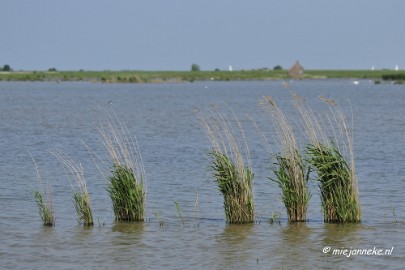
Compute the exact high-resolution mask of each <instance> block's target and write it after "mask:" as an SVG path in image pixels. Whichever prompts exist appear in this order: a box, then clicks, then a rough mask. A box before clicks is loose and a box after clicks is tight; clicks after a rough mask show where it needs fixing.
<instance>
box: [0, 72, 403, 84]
mask: <svg viewBox="0 0 405 270" xmlns="http://www.w3.org/2000/svg"><path fill="white" fill-rule="evenodd" d="M280 79H281V80H285V79H290V78H289V77H288V75H287V70H237V71H83V70H81V71H12V72H0V81H89V82H101V83H170V82H194V81H249V80H280ZM299 79H303V80H305V79H370V80H374V81H375V82H376V83H379V82H381V81H383V80H390V81H391V80H392V81H395V82H398V83H401V82H403V81H404V80H405V71H395V70H305V71H304V75H303V77H302V78H299Z"/></svg>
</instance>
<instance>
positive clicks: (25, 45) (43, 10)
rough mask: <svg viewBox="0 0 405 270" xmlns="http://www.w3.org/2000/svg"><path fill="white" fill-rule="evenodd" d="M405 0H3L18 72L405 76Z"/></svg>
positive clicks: (6, 54)
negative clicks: (372, 72) (390, 72)
mask: <svg viewBox="0 0 405 270" xmlns="http://www.w3.org/2000/svg"><path fill="white" fill-rule="evenodd" d="M404 14H405V1H404V0H384V1H383V0H339V1H337V0H335V1H325V0H305V1H304V0H277V1H274V0H244V1H241V0H69V1H66V0H65V1H63V0H37V1H34V0H2V3H1V6H0V18H1V27H0V66H3V65H4V64H8V65H10V66H11V67H12V68H13V69H14V70H48V69H49V68H56V69H58V70H79V69H83V70H190V68H191V65H192V64H193V63H196V64H198V65H199V66H200V68H201V70H214V69H216V68H218V69H221V70H226V69H228V67H229V65H232V67H233V69H234V70H242V69H245V70H247V69H256V68H265V67H267V68H273V67H274V66H276V65H281V66H282V67H283V68H289V67H290V66H291V65H293V64H294V62H295V61H297V60H299V61H300V63H301V64H302V65H303V66H304V68H306V69H371V67H372V66H374V68H375V69H383V68H388V69H394V67H395V66H396V65H398V66H399V68H400V69H405V50H404V49H405V27H404V26H405V16H404Z"/></svg>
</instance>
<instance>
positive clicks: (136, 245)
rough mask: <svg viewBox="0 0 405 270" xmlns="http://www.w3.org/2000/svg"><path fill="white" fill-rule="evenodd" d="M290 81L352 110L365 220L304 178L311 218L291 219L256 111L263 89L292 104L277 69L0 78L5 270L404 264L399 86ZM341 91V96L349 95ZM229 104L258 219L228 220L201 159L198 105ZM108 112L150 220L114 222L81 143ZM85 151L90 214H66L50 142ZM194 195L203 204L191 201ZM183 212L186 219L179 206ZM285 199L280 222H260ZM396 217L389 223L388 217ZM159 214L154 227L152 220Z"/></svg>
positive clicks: (75, 152) (69, 205) (402, 99)
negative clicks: (150, 79) (43, 196)
mask: <svg viewBox="0 0 405 270" xmlns="http://www.w3.org/2000/svg"><path fill="white" fill-rule="evenodd" d="M290 87H291V88H292V90H293V91H294V92H295V93H298V94H299V95H301V96H302V97H304V98H305V99H306V100H308V101H309V102H311V103H312V102H313V103H314V105H313V106H314V109H315V110H317V106H318V105H317V104H318V103H317V102H316V100H317V97H318V96H320V95H322V96H325V97H328V98H333V99H335V100H337V101H338V102H339V104H341V105H342V107H343V108H344V110H345V111H346V112H349V111H350V106H351V107H352V110H353V120H354V147H355V153H356V169H357V175H358V178H359V186H360V200H361V205H362V210H363V219H364V222H363V223H362V224H356V225H334V224H323V222H322V213H321V211H320V200H319V194H318V193H317V191H316V189H315V188H314V186H315V185H313V187H312V190H313V193H314V194H313V197H312V200H311V203H310V207H309V213H308V218H309V222H307V223H303V224H288V223H287V221H286V214H285V210H284V209H283V206H282V204H281V202H280V191H279V189H278V187H277V186H276V185H275V184H274V183H272V182H270V181H269V180H268V179H267V177H268V176H269V166H270V164H271V159H270V158H269V156H268V154H267V152H266V149H265V147H264V142H263V140H262V138H261V136H260V135H259V134H258V132H257V130H256V128H255V126H254V125H253V124H252V121H251V120H250V119H251V118H252V119H254V120H255V122H256V124H257V125H258V126H260V128H261V130H262V131H263V132H264V133H265V134H267V135H270V141H271V140H272V139H271V134H272V128H271V124H270V121H269V118H268V116H266V115H265V114H264V113H263V112H262V110H261V109H260V107H259V100H260V98H261V97H262V96H266V95H271V96H273V97H274V98H275V99H276V101H277V102H278V103H279V105H280V107H281V108H282V109H283V110H284V111H285V112H286V114H288V115H294V109H293V108H292V106H291V98H290V95H289V93H288V91H287V90H286V89H285V88H284V87H283V82H282V81H266V82H195V83H184V84H93V83H85V82H80V83H59V84H58V83H20V82H15V83H14V82H0V121H1V125H0V149H1V155H0V172H1V174H0V183H1V184H2V188H1V190H0V206H1V208H0V240H1V245H0V267H1V268H2V269H45V268H55V267H57V268H58V269H76V268H82V269H92V268H94V269H117V268H119V269H145V268H150V269H179V268H182V269H190V268H192V269H245V268H259V269H290V268H293V267H294V268H298V269H312V268H322V269H336V268H340V269H352V268H355V269H358V268H361V269H366V268H375V269H378V268H383V267H385V268H388V269H395V268H397V269H399V268H400V267H401V266H402V265H403V264H404V263H405V259H404V258H403V252H404V250H405V244H404V243H405V241H404V240H405V234H404V229H405V222H404V218H405V211H404V210H405V206H404V202H403V194H402V193H403V189H404V185H405V177H404V175H405V169H404V166H403V161H404V160H405V148H404V147H403V146H404V145H405V136H403V134H404V131H405V87H404V86H398V85H391V84H381V85H374V84H373V83H371V82H369V81H360V84H359V85H354V84H352V83H351V82H350V81H349V80H318V81H293V82H290ZM348 100H350V103H349V102H348ZM210 105H220V106H223V107H226V106H228V107H230V108H232V109H233V111H234V112H235V113H236V114H237V116H238V117H239V120H240V121H241V122H242V124H243V127H244V129H245V132H246V136H247V140H248V143H249V146H250V149H251V156H252V163H253V170H254V173H255V182H254V189H255V204H256V217H257V223H256V224H251V225H243V226H227V225H226V224H225V220H224V214H223V208H222V198H221V195H220V194H219V192H218V191H217V188H216V185H215V182H214V181H213V179H212V177H211V174H210V170H209V159H208V157H207V153H208V151H209V149H210V148H209V142H208V140H207V139H206V137H205V134H204V132H203V131H202V130H201V128H200V125H199V122H198V117H197V111H198V110H205V109H206V108H208V107H210ZM112 111H115V112H116V113H117V115H118V116H119V118H120V120H121V121H122V122H124V123H125V124H126V125H127V126H128V129H129V130H130V132H131V134H134V135H136V137H137V139H138V141H139V144H140V150H141V152H142V156H143V159H144V165H145V169H146V173H147V184H148V194H147V209H146V217H147V218H146V221H145V222H144V223H141V224H126V223H118V224H117V223H115V222H114V217H113V213H112V210H111V203H110V201H109V198H108V195H107V193H106V190H105V188H106V179H105V177H104V176H103V175H102V174H101V173H100V172H99V170H98V169H97V166H96V164H99V162H98V161H94V160H93V158H92V156H91V155H90V154H89V152H88V150H87V149H86V147H85V146H84V144H83V142H84V143H85V144H86V145H88V147H89V148H91V149H92V150H93V151H94V152H95V153H97V154H99V155H100V156H101V157H103V155H104V152H105V151H104V149H103V146H102V144H101V142H100V141H99V138H98V137H99V135H98V131H97V128H98V127H99V124H100V121H103V119H104V117H105V116H106V114H107V113H111V112H112ZM52 149H53V150H55V149H57V150H61V151H63V152H65V153H66V154H68V155H69V156H70V157H71V158H73V159H74V160H75V161H77V162H81V164H82V165H83V168H84V170H85V174H86V180H87V183H88V189H89V191H90V193H91V199H92V203H93V207H94V215H95V217H96V225H95V226H94V227H93V228H83V227H81V226H79V225H78V224H77V222H76V220H75V210H74V207H73V202H72V198H71V195H72V192H71V188H70V184H69V181H68V179H67V177H66V175H65V174H64V171H63V169H62V168H61V166H60V165H59V164H58V162H57V160H56V159H55V158H54V157H53V156H52V155H51V154H50V153H49V150H52ZM30 153H31V154H32V156H33V157H34V158H35V160H36V162H37V163H38V167H39V170H40V173H41V175H42V177H43V178H44V179H45V180H46V181H49V182H50V183H51V184H52V188H53V193H54V204H55V212H56V227H54V228H47V227H43V226H42V223H41V220H40V217H39V215H38V210H37V207H36V205H35V202H34V200H33V198H32V195H31V194H30V191H31V190H33V189H35V188H36V187H37V178H36V172H35V167H34V164H33V162H32V159H31V157H30ZM196 201H197V202H198V207H195V203H196ZM174 202H177V203H178V204H179V205H180V207H181V211H182V215H183V216H184V218H185V224H184V225H182V223H181V219H180V218H179V216H178V212H177V209H176V206H175V203H174ZM279 212H281V219H280V220H279V222H275V223H273V224H271V223H269V219H270V217H271V216H272V214H273V213H279ZM396 221H397V222H396ZM161 222H162V223H163V226H161V224H160V223H161ZM328 246H329V247H331V249H332V250H333V249H339V248H348V249H373V248H374V247H375V248H377V249H380V248H381V249H384V250H385V249H391V248H392V247H393V251H392V254H391V255H386V256H377V255H369V256H366V255H357V256H350V257H349V258H348V257H346V256H344V255H332V254H331V253H332V251H330V252H328V253H327V254H325V253H323V249H324V248H326V247H328Z"/></svg>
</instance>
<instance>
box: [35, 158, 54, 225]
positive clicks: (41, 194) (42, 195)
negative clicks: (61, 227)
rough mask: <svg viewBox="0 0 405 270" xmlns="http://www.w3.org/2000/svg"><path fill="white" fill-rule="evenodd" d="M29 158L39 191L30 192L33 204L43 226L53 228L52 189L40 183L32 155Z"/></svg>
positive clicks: (37, 169)
mask: <svg viewBox="0 0 405 270" xmlns="http://www.w3.org/2000/svg"><path fill="white" fill-rule="evenodd" d="M30 155H31V154H30ZM31 158H32V161H33V162H34V165H35V170H36V172H37V179H38V183H39V189H40V190H34V191H33V192H32V194H33V196H34V199H35V202H36V204H37V206H38V210H39V215H40V217H41V219H42V222H43V224H44V226H55V213H54V211H53V198H52V188H51V186H50V185H49V184H44V182H43V181H42V177H41V174H40V173H39V168H38V165H37V163H36V161H35V159H34V157H33V156H32V155H31Z"/></svg>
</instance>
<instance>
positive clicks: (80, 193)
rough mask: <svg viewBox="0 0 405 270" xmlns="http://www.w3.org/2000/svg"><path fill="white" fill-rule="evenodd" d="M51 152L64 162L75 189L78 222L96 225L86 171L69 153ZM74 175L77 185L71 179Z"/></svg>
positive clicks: (74, 199) (85, 224)
mask: <svg viewBox="0 0 405 270" xmlns="http://www.w3.org/2000/svg"><path fill="white" fill-rule="evenodd" d="M51 153H52V154H53V155H54V156H55V157H56V158H57V159H58V160H59V162H60V163H61V164H62V166H63V168H64V170H65V173H66V175H67V177H68V179H69V182H70V185H71V187H72V190H73V201H74V204H75V209H76V214H77V222H78V223H80V224H83V225H84V226H92V225H94V220H93V209H92V206H91V201H90V195H89V192H88V191H87V184H86V180H85V178H84V171H83V168H82V166H81V164H77V163H76V162H75V161H74V160H72V159H71V158H70V157H69V156H68V155H66V154H64V153H62V152H58V151H51ZM72 177H73V178H74V180H75V182H76V187H74V185H73V180H72V179H71V178H72Z"/></svg>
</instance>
